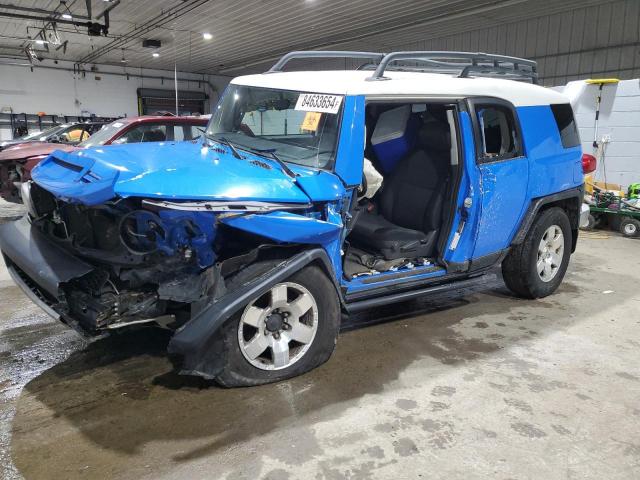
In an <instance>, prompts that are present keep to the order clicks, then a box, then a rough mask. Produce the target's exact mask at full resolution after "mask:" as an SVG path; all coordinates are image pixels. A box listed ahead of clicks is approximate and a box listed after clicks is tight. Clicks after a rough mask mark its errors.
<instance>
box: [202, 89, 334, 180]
mask: <svg viewBox="0 0 640 480" xmlns="http://www.w3.org/2000/svg"><path fill="white" fill-rule="evenodd" d="M341 107H342V97H341V96H339V95H319V94H313V93H304V92H300V91H290V90H272V89H266V88H258V87H248V86H243V85H229V87H228V88H227V89H226V90H225V93H224V95H223V97H222V99H221V100H220V102H219V103H218V106H217V107H216V110H215V112H214V114H213V116H212V117H211V121H210V122H209V126H208V127H207V132H206V136H207V138H210V139H213V140H224V141H228V142H232V143H233V145H234V146H235V147H236V148H240V149H245V150H254V151H263V152H264V151H267V152H271V153H275V154H276V155H277V156H278V157H279V158H280V159H282V160H283V161H285V162H291V163H295V164H298V165H304V166H308V167H315V168H331V166H332V164H333V161H334V157H335V151H336V145H337V140H338V133H339V128H338V127H339V119H340V112H341Z"/></svg>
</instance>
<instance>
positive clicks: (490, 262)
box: [469, 248, 509, 272]
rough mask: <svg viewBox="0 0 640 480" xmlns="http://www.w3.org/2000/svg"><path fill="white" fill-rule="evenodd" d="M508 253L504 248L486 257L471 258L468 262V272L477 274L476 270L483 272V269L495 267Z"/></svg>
mask: <svg viewBox="0 0 640 480" xmlns="http://www.w3.org/2000/svg"><path fill="white" fill-rule="evenodd" d="M507 253H509V249H508V248H505V249H504V250H498V251H497V252H493V253H489V254H488V255H483V256H482V257H478V258H472V259H471V261H470V267H469V271H470V272H477V271H478V270H484V269H485V268H489V267H492V266H494V265H497V264H498V263H500V262H501V261H502V260H504V257H506V256H507Z"/></svg>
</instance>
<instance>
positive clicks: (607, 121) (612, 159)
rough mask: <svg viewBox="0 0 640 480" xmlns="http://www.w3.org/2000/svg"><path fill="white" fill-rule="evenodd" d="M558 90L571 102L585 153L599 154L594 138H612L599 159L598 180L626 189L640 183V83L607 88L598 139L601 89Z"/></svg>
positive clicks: (580, 86)
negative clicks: (597, 102) (599, 92)
mask: <svg viewBox="0 0 640 480" xmlns="http://www.w3.org/2000/svg"><path fill="white" fill-rule="evenodd" d="M557 90H560V91H562V92H563V93H565V94H566V95H568V96H569V98H570V99H571V104H572V105H573V108H574V111H575V116H576V122H577V123H578V127H579V128H580V137H581V139H582V149H583V151H584V152H585V153H592V154H596V153H597V151H596V149H594V148H593V141H594V138H596V139H597V141H598V142H601V141H602V140H603V138H609V142H608V143H607V144H606V145H605V147H604V155H603V157H602V158H599V162H598V169H597V170H596V172H595V178H596V180H601V181H605V180H606V181H607V182H612V183H619V184H621V185H623V186H624V187H625V188H626V187H627V186H628V185H629V184H630V183H635V182H640V80H639V79H635V80H625V81H621V82H620V83H618V84H613V85H604V87H603V90H602V103H601V106H600V119H599V123H598V134H597V137H594V134H595V124H594V122H595V111H596V98H597V96H598V85H587V84H586V83H585V82H572V83H569V84H568V85H566V86H565V87H560V88H557Z"/></svg>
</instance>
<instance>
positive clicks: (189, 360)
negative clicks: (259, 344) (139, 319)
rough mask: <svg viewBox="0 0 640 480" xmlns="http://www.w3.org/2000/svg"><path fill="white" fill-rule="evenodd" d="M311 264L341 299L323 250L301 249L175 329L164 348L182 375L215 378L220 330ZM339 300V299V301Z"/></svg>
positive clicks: (220, 364)
mask: <svg viewBox="0 0 640 480" xmlns="http://www.w3.org/2000/svg"><path fill="white" fill-rule="evenodd" d="M312 262H319V263H320V265H321V266H322V267H323V268H324V269H325V271H326V272H327V274H328V276H329V278H331V280H332V281H333V283H334V286H335V287H336V294H337V295H339V296H340V289H339V287H338V285H337V281H336V277H335V274H334V272H333V267H332V264H331V261H330V259H329V256H328V255H327V252H326V251H325V250H324V249H322V248H312V249H309V250H304V251H302V252H300V253H297V254H296V255H294V256H292V257H290V258H288V259H286V260H282V261H281V262H279V263H277V264H275V265H274V266H273V267H272V268H271V269H270V270H268V271H267V272H265V273H264V274H263V275H260V276H259V277H257V278H255V279H253V280H251V281H250V282H248V283H245V284H243V285H242V286H240V287H239V288H237V289H235V290H233V291H230V292H227V293H226V294H225V295H223V296H221V297H220V298H218V299H217V300H216V301H213V302H211V303H210V304H209V305H207V306H206V307H204V309H203V310H202V311H200V313H198V315H197V316H196V317H194V318H193V319H192V320H190V321H189V322H187V323H186V324H185V325H183V326H182V327H181V328H180V329H178V330H177V331H176V333H175V335H174V336H173V337H172V338H171V341H170V342H169V346H168V347H167V349H168V352H169V354H171V355H178V356H180V357H181V364H182V368H181V372H180V373H182V374H186V375H199V376H202V377H204V378H214V377H215V376H216V375H218V374H219V373H220V371H221V369H222V367H223V365H224V360H225V354H226V353H225V351H224V346H223V343H222V341H221V337H220V335H217V332H218V331H219V329H220V327H222V325H223V324H224V323H225V322H226V321H227V320H228V319H229V318H231V316H232V315H234V314H235V313H236V312H238V311H239V310H240V309H241V308H243V307H244V306H245V305H246V304H247V303H248V302H249V301H250V300H251V299H253V298H256V297H259V296H261V295H263V294H265V293H266V292H267V291H269V289H271V287H273V286H274V285H275V284H277V283H279V282H282V281H284V280H286V279H287V278H289V277H290V276H291V275H293V274H294V273H295V272H297V271H299V270H301V269H302V268H304V267H305V266H307V265H309V264H310V263H312ZM341 300H342V299H341Z"/></svg>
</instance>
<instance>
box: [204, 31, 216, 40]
mask: <svg viewBox="0 0 640 480" xmlns="http://www.w3.org/2000/svg"><path fill="white" fill-rule="evenodd" d="M202 38H204V39H205V40H211V39H212V38H213V35H211V34H210V33H209V32H205V33H203V34H202Z"/></svg>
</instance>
